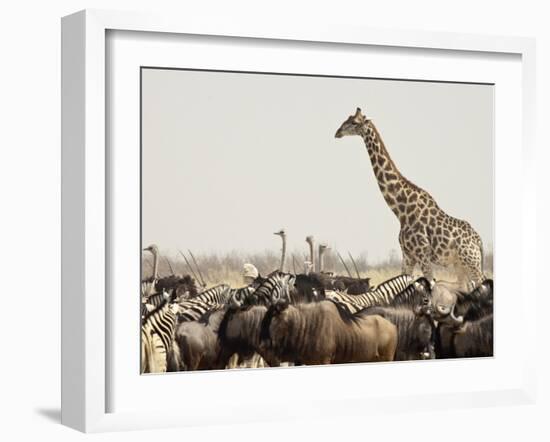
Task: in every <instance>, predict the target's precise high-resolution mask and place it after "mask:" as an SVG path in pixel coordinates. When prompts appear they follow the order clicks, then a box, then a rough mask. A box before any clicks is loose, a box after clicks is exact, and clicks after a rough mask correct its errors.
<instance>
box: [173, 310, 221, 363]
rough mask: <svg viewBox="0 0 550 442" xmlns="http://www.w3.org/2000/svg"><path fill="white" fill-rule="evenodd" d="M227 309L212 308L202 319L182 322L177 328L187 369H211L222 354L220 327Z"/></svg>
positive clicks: (182, 356) (179, 344) (177, 335)
mask: <svg viewBox="0 0 550 442" xmlns="http://www.w3.org/2000/svg"><path fill="white" fill-rule="evenodd" d="M224 314H225V311H224V310H222V309H220V310H212V311H210V312H208V313H207V315H205V317H204V318H201V321H187V322H182V323H181V324H180V325H179V326H178V328H177V330H176V342H177V344H178V347H179V350H180V355H181V356H180V357H181V360H182V362H183V365H184V367H185V369H186V370H210V369H213V368H219V367H216V365H215V364H216V362H217V360H218V358H219V354H220V343H219V341H218V328H219V326H220V323H221V321H222V319H223V316H224Z"/></svg>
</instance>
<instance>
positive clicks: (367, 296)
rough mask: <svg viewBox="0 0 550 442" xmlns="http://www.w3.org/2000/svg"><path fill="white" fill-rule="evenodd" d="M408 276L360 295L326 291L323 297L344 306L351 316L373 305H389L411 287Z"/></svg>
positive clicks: (392, 280)
mask: <svg viewBox="0 0 550 442" xmlns="http://www.w3.org/2000/svg"><path fill="white" fill-rule="evenodd" d="M412 282H413V278H412V276H410V275H399V276H396V277H394V278H391V279H388V280H387V281H384V282H382V283H381V284H379V285H378V286H375V287H373V288H371V289H370V290H369V291H368V292H366V293H363V294H361V295H348V294H347V293H345V292H337V291H332V290H330V291H326V293H325V296H326V298H327V299H330V300H331V301H335V302H337V303H339V304H343V305H345V306H346V307H347V308H348V309H349V311H350V312H351V313H352V314H355V313H357V312H359V311H360V310H363V309H364V308H366V307H371V306H373V305H378V306H380V305H389V304H390V303H391V302H392V300H393V299H394V298H395V297H396V296H397V295H398V294H399V293H401V292H403V291H404V290H405V289H406V288H407V287H409V286H411V283H412Z"/></svg>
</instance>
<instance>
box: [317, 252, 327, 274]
mask: <svg viewBox="0 0 550 442" xmlns="http://www.w3.org/2000/svg"><path fill="white" fill-rule="evenodd" d="M324 253H325V251H324V250H323V249H319V268H318V269H317V271H318V272H319V273H321V272H322V271H323V267H324V265H323V264H324V263H323V254H324Z"/></svg>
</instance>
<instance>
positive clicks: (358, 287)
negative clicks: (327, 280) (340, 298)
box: [327, 275, 371, 295]
mask: <svg viewBox="0 0 550 442" xmlns="http://www.w3.org/2000/svg"><path fill="white" fill-rule="evenodd" d="M331 279H332V281H331V287H327V288H330V289H332V290H340V291H344V290H346V291H347V294H348V295H360V294H361V293H366V292H368V291H369V289H370V288H371V286H370V278H353V277H350V276H340V275H338V276H334V277H333V278H331Z"/></svg>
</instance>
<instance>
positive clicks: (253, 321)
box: [216, 305, 280, 368]
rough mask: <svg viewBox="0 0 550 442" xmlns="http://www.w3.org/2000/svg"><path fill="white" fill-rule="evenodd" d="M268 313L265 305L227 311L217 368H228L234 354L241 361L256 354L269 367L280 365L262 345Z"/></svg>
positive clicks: (222, 329)
mask: <svg viewBox="0 0 550 442" xmlns="http://www.w3.org/2000/svg"><path fill="white" fill-rule="evenodd" d="M266 312H267V307H266V306H263V305H254V306H244V307H241V308H229V309H227V311H226V312H225V314H224V316H223V319H222V321H221V323H220V326H219V330H218V339H219V343H220V346H221V351H220V353H219V355H218V361H217V362H216V366H218V367H220V368H224V367H226V366H227V365H228V363H229V360H230V358H231V357H232V356H233V355H234V354H237V355H238V356H239V360H240V361H245V360H247V359H250V358H252V357H253V356H254V355H255V354H256V353H258V354H260V356H262V357H263V358H264V360H265V361H266V363H267V364H268V365H270V366H272V367H273V366H278V365H280V361H279V360H278V359H277V358H275V357H274V356H273V354H272V353H271V352H270V351H269V350H267V349H266V348H265V347H264V346H262V345H261V341H260V332H261V325H262V321H263V319H264V316H265V314H266Z"/></svg>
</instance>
